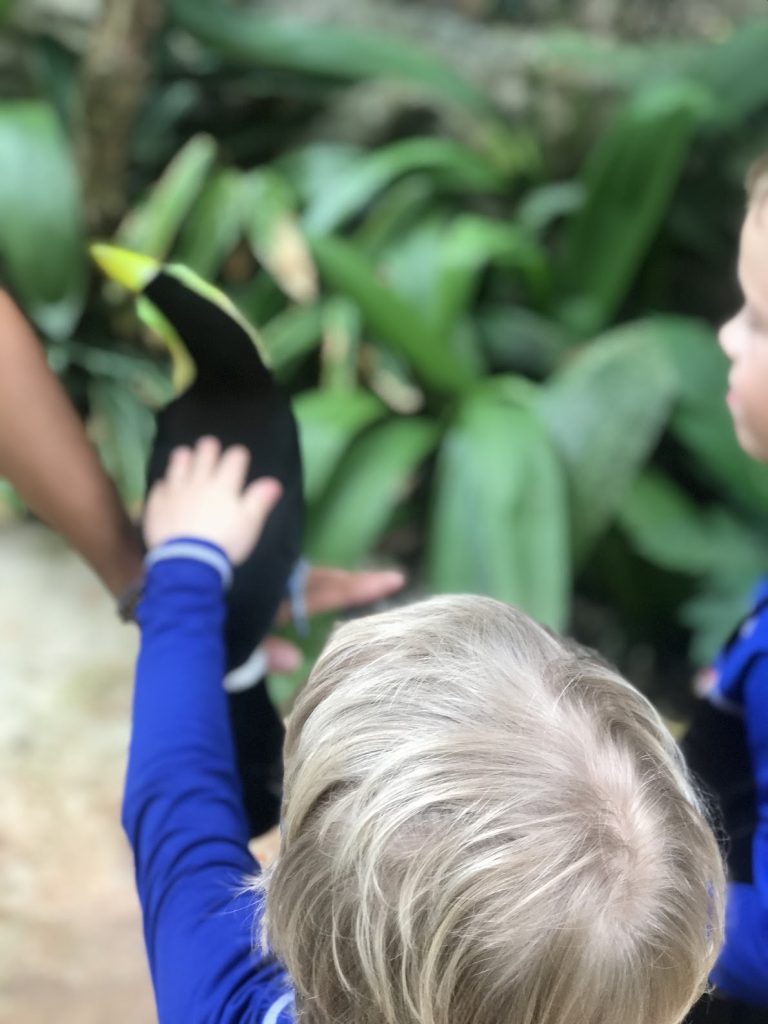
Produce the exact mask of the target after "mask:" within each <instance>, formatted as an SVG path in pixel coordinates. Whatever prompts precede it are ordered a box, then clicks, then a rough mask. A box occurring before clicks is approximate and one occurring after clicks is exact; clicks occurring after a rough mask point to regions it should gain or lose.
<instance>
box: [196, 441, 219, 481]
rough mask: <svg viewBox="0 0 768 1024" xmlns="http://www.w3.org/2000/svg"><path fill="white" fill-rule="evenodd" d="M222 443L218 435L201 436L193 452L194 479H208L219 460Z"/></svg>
mask: <svg viewBox="0 0 768 1024" xmlns="http://www.w3.org/2000/svg"><path fill="white" fill-rule="evenodd" d="M220 454H221V443H220V441H219V439H218V438H217V437H201V438H200V439H199V441H198V442H197V444H196V445H195V450H194V452H193V454H192V466H191V470H190V477H191V479H193V480H198V481H200V480H207V479H208V478H209V477H210V476H211V474H212V473H213V471H214V469H215V468H216V463H217V462H218V460H219V455H220Z"/></svg>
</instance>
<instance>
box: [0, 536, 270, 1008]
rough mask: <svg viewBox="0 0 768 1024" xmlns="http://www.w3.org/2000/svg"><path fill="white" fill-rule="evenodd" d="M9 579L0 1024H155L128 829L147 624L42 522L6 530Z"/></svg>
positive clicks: (1, 693) (0, 599) (0, 714)
mask: <svg viewBox="0 0 768 1024" xmlns="http://www.w3.org/2000/svg"><path fill="white" fill-rule="evenodd" d="M0 579H1V580H2V584H1V585H0V699H1V701H2V703H1V710H0V878H2V880H3V884H2V886H0V1024H50V1022H51V1021H56V1022H57V1024H105V1022H107V1021H108V1022H109V1024H151V1022H155V1021H156V1020H157V1017H156V1014H155V1012H154V1006H153V1001H152V995H151V990H150V985H149V980H148V975H147V968H146V965H145V961H144V950H143V945H142V939H141V924H140V920H139V914H138V910H137V904H136V898H135V895H134V891H133V874H132V864H131V858H130V853H129V851H128V847H127V844H126V842H125V840H124V838H123V835H122V832H121V830H120V825H119V807H120V795H121V786H122V779H123V772H124V770H125V754H126V748H127V740H128V719H129V708H130V698H131V675H132V666H133V660H134V657H135V654H136V644H137V634H136V631H135V628H134V627H129V626H125V625H123V624H122V623H120V622H119V621H118V620H117V618H116V616H115V614H114V610H113V607H112V604H111V601H110V599H109V598H108V597H107V595H106V593H105V592H104V591H103V590H102V588H101V586H100V584H99V583H98V582H97V581H96V579H95V577H93V576H92V575H91V573H90V572H89V571H88V570H87V569H86V568H85V567H84V566H83V565H82V564H81V563H80V562H79V561H78V559H77V558H76V557H75V556H74V555H72V554H71V553H70V552H68V551H67V550H66V549H65V548H64V547H63V545H62V544H61V543H60V542H59V541H58V540H57V539H56V538H55V537H53V536H52V535H51V534H50V533H49V532H48V531H46V530H45V529H44V528H43V527H41V526H38V525H36V524H31V523H11V524H9V525H7V526H3V527H2V528H1V529H0ZM263 849H264V847H262V850H263ZM266 849H267V850H269V849H271V847H270V846H269V844H267V846H266ZM267 855H268V854H267Z"/></svg>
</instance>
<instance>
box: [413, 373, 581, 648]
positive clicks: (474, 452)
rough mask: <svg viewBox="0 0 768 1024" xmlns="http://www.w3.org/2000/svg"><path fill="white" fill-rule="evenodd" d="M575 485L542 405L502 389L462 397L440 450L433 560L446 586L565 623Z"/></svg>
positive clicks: (433, 575)
mask: <svg viewBox="0 0 768 1024" xmlns="http://www.w3.org/2000/svg"><path fill="white" fill-rule="evenodd" d="M568 530H569V524H568V500H567V486H566V481H565V477H564V474H563V470H562V467H561V465H560V462H559V460H558V458H557V456H556V454H555V451H554V449H553V447H552V443H551V441H550V439H549V437H548V435H547V433H546V432H545V431H544V429H543V428H542V425H541V423H540V421H539V419H538V417H537V415H536V413H535V411H534V410H533V409H532V408H531V407H530V406H528V405H526V404H524V403H519V402H512V401H510V400H508V399H507V398H505V397H504V395H503V394H502V393H501V392H500V391H499V390H498V389H492V388H488V387H485V388H480V389H478V390H477V391H476V392H473V393H472V394H470V395H469V396H468V397H467V398H465V399H464V401H463V402H462V404H461V406H460V408H459V412H458V414H457V416H456V419H455V420H454V422H453V424H452V425H451V427H450V429H449V430H448V433H447V435H446V437H445V440H444V442H443V444H442V446H441V449H440V455H439V458H438V463H437V481H436V490H435V497H434V508H433V514H432V528H431V531H430V537H429V550H428V565H429V576H430V581H431V583H432V585H433V587H434V588H435V589H436V590H439V591H473V592H475V593H482V594H490V595H491V596H492V597H496V598H498V599H499V600H502V601H508V602H510V603H512V604H516V605H519V606H520V607H522V608H524V609H525V610H526V611H527V612H528V613H529V614H531V615H533V616H534V617H536V618H538V619H540V620H541V621H543V622H546V623H548V624H549V625H551V626H554V627H557V628H562V627H563V626H564V625H565V623H566V619H567V616H568V602H569V596H570V584H571V557H570V551H569V539H568Z"/></svg>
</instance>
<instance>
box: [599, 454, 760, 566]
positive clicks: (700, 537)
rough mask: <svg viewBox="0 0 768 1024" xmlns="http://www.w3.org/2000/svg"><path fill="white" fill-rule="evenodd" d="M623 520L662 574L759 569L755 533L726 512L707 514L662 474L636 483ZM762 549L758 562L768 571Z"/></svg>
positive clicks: (638, 548)
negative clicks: (667, 571)
mask: <svg viewBox="0 0 768 1024" xmlns="http://www.w3.org/2000/svg"><path fill="white" fill-rule="evenodd" d="M618 520H619V523H620V525H621V527H622V529H623V531H624V532H625V534H626V535H627V536H628V537H629V539H630V541H631V542H632V545H633V547H634V548H635V550H636V551H638V552H639V553H640V554H641V555H642V556H643V557H644V558H647V559H648V560H649V561H650V562H653V563H654V564H655V565H658V566H659V567H660V568H662V569H669V570H671V571H672V572H682V573H688V574H692V575H702V574H705V573H712V574H721V575H722V574H723V573H724V574H726V575H729V574H731V573H732V571H733V568H734V566H736V565H739V564H741V565H745V566H746V565H749V566H751V567H752V568H753V569H754V566H755V557H756V553H757V548H756V544H755V538H754V535H753V533H752V531H751V530H749V529H747V528H746V527H745V525H744V524H743V523H741V522H739V521H738V520H737V519H736V518H735V517H734V516H733V515H732V514H730V513H729V512H728V511H727V510H726V509H725V508H724V507H722V506H716V507H714V508H701V507H700V506H698V505H697V504H696V503H695V502H693V501H692V500H691V499H690V498H689V497H688V496H687V495H686V494H685V493H684V492H683V491H682V490H681V489H680V488H679V487H678V486H677V485H676V484H675V483H674V482H673V481H672V480H671V479H669V478H668V477H666V476H663V475H662V474H660V473H657V472H653V471H648V472H645V473H643V474H642V475H641V476H639V477H638V478H637V480H635V482H634V484H633V485H632V487H631V489H630V491H629V492H628V494H627V496H626V498H625V501H624V503H623V505H622V507H621V509H620V511H619V516H618ZM762 549H763V557H762V559H760V558H758V561H761V560H762V561H763V562H764V563H766V564H767V565H768V562H767V561H766V556H767V555H768V549H766V547H765V545H763V546H762Z"/></svg>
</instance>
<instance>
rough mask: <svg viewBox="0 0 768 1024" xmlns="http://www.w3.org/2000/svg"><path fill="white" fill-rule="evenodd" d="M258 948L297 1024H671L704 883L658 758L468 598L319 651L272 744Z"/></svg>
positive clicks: (580, 682)
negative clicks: (281, 736)
mask: <svg viewBox="0 0 768 1024" xmlns="http://www.w3.org/2000/svg"><path fill="white" fill-rule="evenodd" d="M285 754H286V764H285V767H286V778H285V800H284V808H283V813H284V818H283V833H282V847H281V852H280V855H279V857H278V860H277V862H276V864H275V866H274V869H273V872H272V873H271V876H270V877H269V879H268V881H267V931H268V936H269V939H270V941H271V942H272V945H273V947H274V948H275V950H276V952H277V953H278V955H279V956H280V957H281V959H282V960H283V961H284V963H285V964H286V966H287V968H288V971H289V973H290V975H291V977H292V980H293V982H294V985H295V988H296V999H297V1012H298V1019H299V1020H300V1021H306V1022H311V1024H385V1022H386V1024H416V1022H418V1024H502V1022H507V1024H672V1022H676V1021H679V1020H680V1019H681V1018H682V1017H683V1016H684V1014H685V1011H686V1010H687V1008H688V1007H689V1006H690V1005H691V1003H693V1001H694V1000H695V999H696V998H697V997H698V995H699V994H700V993H701V991H702V990H703V989H704V987H705V985H706V978H707V974H708V971H709V968H710V967H711V965H712V963H713V961H714V958H715V955H716V952H717V949H718V946H719V943H720V939H721V929H722V894H723V873H722V865H721V860H720V856H719V853H718V848H717V844H716V841H715V839H714V836H713V834H712V832H711V830H710V828H709V826H708V825H707V822H706V820H705V818H704V816H703V814H702V812H701V810H700V809H699V805H698V803H697V799H696V796H695V794H694V792H693V790H692V788H691V785H690V782H689V780H688V777H687V775H686V771H685V768H684V765H683V762H682V760H681V757H680V755H679V753H678V751H677V749H676V747H675V744H674V742H673V740H672V739H671V737H670V735H669V733H668V732H667V730H666V729H665V727H664V725H663V724H662V722H661V720H660V718H659V716H658V715H657V713H656V712H655V711H654V709H653V708H652V707H651V705H650V704H649V703H648V702H647V701H646V700H645V698H644V697H642V696H641V695H640V694H639V693H638V692H637V691H636V690H634V689H633V688H632V687H631V686H630V685H629V684H628V683H627V682H625V680H623V679H622V678H621V677H620V676H619V675H618V674H617V673H616V672H615V671H614V670H613V669H611V668H610V667H608V666H607V665H605V664H604V663H603V662H601V661H600V660H599V659H598V658H597V657H596V656H594V655H593V654H592V653H591V652H588V651H586V650H584V649H581V648H577V647H576V646H574V645H569V644H567V643H565V642H564V641H562V640H560V639H559V638H557V637H555V636H553V635H551V634H550V633H549V632H548V631H546V630H545V629H543V628H542V627H540V626H538V625H536V624H535V623H534V622H532V621H531V620H530V619H529V618H527V617H526V616H525V615H523V614H522V613H520V612H518V611H515V610H514V609H512V608H510V607H507V606H506V605H503V604H500V603H498V602H496V601H492V600H490V599H487V598H480V597H448V598H437V599H433V600H431V601H426V602H424V603H421V604H416V605H413V606H411V607H408V608H403V609H400V610H396V611H392V612H387V613H384V614H381V615H376V616H371V617H369V618H365V619H360V620H357V621H354V622H351V623H349V624H347V625H344V626H343V627H341V628H340V629H339V630H338V631H337V632H336V633H335V634H334V636H333V637H332V639H331V641H330V643H329V645H328V646H327V648H326V650H325V652H324V654H323V655H322V656H321V658H320V660H319V661H318V663H317V665H316V667H315V669H314V671H313V673H312V676H311V678H310V681H309V683H308V685H307V687H306V689H305V691H304V692H303V694H302V695H301V697H300V698H299V700H298V702H297V705H296V708H295V710H294V713H293V716H292V718H291V721H290V724H289V729H288V736H287V740H286V751H285Z"/></svg>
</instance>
